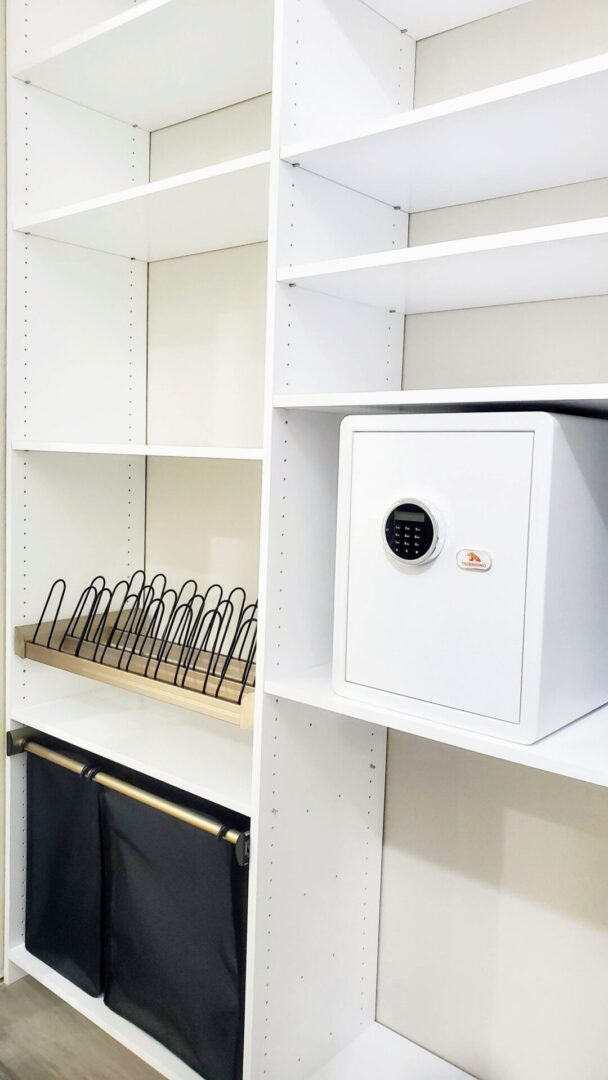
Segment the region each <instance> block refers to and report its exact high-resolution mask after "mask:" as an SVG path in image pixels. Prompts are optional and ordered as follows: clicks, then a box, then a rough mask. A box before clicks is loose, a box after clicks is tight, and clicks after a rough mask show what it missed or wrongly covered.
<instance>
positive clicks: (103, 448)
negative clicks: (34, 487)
mask: <svg viewBox="0 0 608 1080" xmlns="http://www.w3.org/2000/svg"><path fill="white" fill-rule="evenodd" d="M13 450H27V451H33V452H35V453H42V454H111V455H114V456H117V457H125V456H126V457H173V458H175V457H176V458H209V459H212V460H215V459H218V460H220V461H222V460H227V461H261V460H262V457H263V451H262V450H261V449H255V448H251V449H249V447H235V446H187V445H185V446H163V445H161V444H158V445H152V444H148V443H145V444H144V443H58V442H57V443H56V442H34V441H32V442H30V441H29V440H28V439H13Z"/></svg>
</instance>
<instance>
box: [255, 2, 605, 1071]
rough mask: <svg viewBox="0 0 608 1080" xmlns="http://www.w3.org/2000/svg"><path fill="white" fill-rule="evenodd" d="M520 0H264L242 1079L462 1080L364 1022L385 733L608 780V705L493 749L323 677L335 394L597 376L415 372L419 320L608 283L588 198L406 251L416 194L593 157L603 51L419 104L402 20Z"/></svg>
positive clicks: (405, 404)
mask: <svg viewBox="0 0 608 1080" xmlns="http://www.w3.org/2000/svg"><path fill="white" fill-rule="evenodd" d="M532 2H533V0H532ZM515 6H518V5H513V4H511V5H508V4H506V3H500V4H493V3H486V4H483V3H470V4H469V3H466V2H464V0H456V2H454V3H440V2H437V3H434V2H431V3H424V4H423V3H415V2H414V3H408V0H385V2H382V3H381V2H376V0H371V2H369V3H362V2H359V0H355V2H347V0H285V2H284V4H283V5H282V22H281V25H280V28H279V33H278V38H277V40H278V41H279V42H280V43H281V48H282V62H281V68H280V72H279V73H278V74H277V76H275V78H276V79H277V80H278V82H277V84H276V85H275V96H276V97H277V99H278V95H279V87H280V109H278V110H277V112H278V113H279V115H276V116H275V123H276V125H277V128H278V134H277V136H276V138H277V140H278V141H279V142H280V147H281V150H280V155H279V157H280V161H279V162H278V163H274V162H273V165H272V169H273V176H274V180H273V184H272V190H273V198H274V200H275V206H276V211H274V210H273V207H272V204H271V219H272V216H273V213H274V212H276V214H277V222H278V226H277V236H276V250H275V251H274V252H271V260H272V258H273V257H274V258H275V260H276V283H275V287H274V295H271V298H270V304H269V312H270V314H269V319H270V325H271V328H274V338H273V342H272V348H271V362H272V370H271V373H270V376H269V382H270V383H271V386H270V387H269V389H268V392H269V394H271V395H272V399H271V401H270V402H269V406H270V408H269V413H270V415H269V424H270V428H271V431H270V437H269V440H268V442H267V444H266V451H267V454H268V466H267V472H266V476H267V487H266V501H265V504H264V514H263V522H264V528H267V534H266V535H265V536H264V537H263V551H265V552H266V560H267V570H266V574H265V580H266V593H265V596H266V618H265V623H266V629H265V646H264V648H265V652H264V690H265V695H264V701H263V718H262V723H261V724H259V725H258V733H257V736H256V738H257V740H259V741H258V743H257V745H258V747H259V749H258V755H259V761H260V776H259V779H258V781H257V784H256V796H255V798H256V803H257V805H258V807H259V810H258V814H259V825H258V845H257V849H256V865H255V868H254V870H255V872H254V877H253V881H252V883H253V884H255V894H254V903H255V908H254V918H253V920H252V923H251V932H252V934H253V935H254V943H253V950H254V953H253V955H254V958H255V964H254V968H253V972H252V978H253V980H254V985H253V987H251V986H250V988H249V989H250V1013H249V1017H248V1021H249V1022H248V1055H249V1056H248V1065H249V1067H250V1069H251V1076H253V1077H255V1080H263V1078H264V1077H268V1078H270V1080H278V1078H283V1077H286V1078H289V1080H364V1078H367V1077H370V1076H374V1077H376V1076H377V1077H379V1078H382V1080H405V1078H411V1080H426V1078H430V1077H433V1078H441V1080H443V1078H444V1077H446V1078H447V1077H456V1076H463V1075H464V1074H463V1073H459V1072H458V1070H457V1069H456V1068H455V1067H454V1066H453V1065H449V1064H447V1063H445V1062H442V1061H440V1060H439V1059H438V1058H437V1057H432V1056H430V1057H429V1056H428V1052H425V1051H423V1052H421V1051H420V1050H419V1049H418V1048H417V1047H416V1046H414V1045H413V1044H412V1043H411V1042H410V1041H408V1039H406V1038H404V1037H402V1036H400V1035H398V1034H395V1033H394V1032H392V1031H389V1030H388V1029H386V1028H384V1027H382V1025H381V1024H379V1023H378V1022H377V1020H376V1000H377V999H376V993H377V978H378V971H377V965H376V955H377V943H378V933H379V925H380V911H379V893H380V875H381V858H382V835H383V816H384V803H383V798H384V772H385V760H386V747H387V733H388V732H389V731H390V730H393V731H403V732H409V733H412V734H414V735H417V736H420V737H423V738H426V739H431V740H434V741H438V742H442V743H445V744H448V745H450V746H454V747H462V748H466V749H468V750H472V751H474V752H476V753H479V754H484V755H489V756H492V757H496V758H501V759H503V760H506V761H512V762H518V763H520V764H523V765H527V766H529V767H531V768H533V769H540V770H545V771H548V772H552V773H555V774H559V775H562V776H566V777H573V778H576V779H579V780H585V781H587V782H590V783H593V784H598V785H602V786H607V785H608V736H607V734H606V731H607V728H606V710H601V711H600V712H598V713H596V714H595V715H592V716H589V717H586V718H584V719H583V720H581V721H579V722H578V723H576V724H573V725H572V726H571V727H569V728H567V729H565V730H564V731H562V732H559V733H558V734H556V735H554V736H552V737H550V738H548V739H545V740H544V741H543V742H541V743H539V744H537V745H536V746H529V747H523V746H514V745H513V744H510V745H508V746H507V744H506V743H504V742H502V741H501V740H498V739H492V738H487V737H480V736H478V735H475V734H472V733H467V732H462V731H460V732H456V731H455V730H454V729H452V728H450V727H448V726H447V725H441V724H430V723H426V722H424V721H422V720H420V719H418V718H417V717H415V716H404V715H403V714H398V713H395V712H391V711H390V710H387V709H378V708H374V707H371V706H369V705H365V704H363V703H357V702H356V701H352V700H351V701H347V700H346V699H344V698H341V697H339V696H338V695H337V694H335V693H334V691H333V689H332V683H331V659H332V630H333V586H334V556H335V522H336V494H337V492H336V487H337V469H338V435H339V425H340V421H341V419H342V417H343V416H344V415H347V414H348V413H350V412H363V413H364V412H372V411H376V412H379V411H383V412H392V411H395V412H398V411H400V410H406V411H410V410H423V409H429V410H441V409H444V408H447V409H479V408H482V409H483V408H493V407H496V406H498V407H501V406H506V407H508V408H518V407H519V408H524V409H528V408H534V407H539V408H557V409H566V410H573V411H580V412H584V413H586V412H589V413H593V414H601V415H605V414H606V413H607V411H608V410H607V402H608V393H607V391H608V380H607V381H606V382H597V381H596V382H594V383H590V382H589V383H585V382H580V383H576V382H573V383H572V384H571V385H546V386H543V385H533V384H532V381H530V384H529V385H521V384H519V385H513V386H505V385H503V386H491V385H488V386H483V385H472V386H468V387H464V388H457V389H454V388H450V386H449V384H448V385H447V386H446V388H444V389H429V390H424V389H419V388H418V387H416V389H408V382H407V375H408V334H407V329H406V328H407V322H408V317H409V316H411V315H414V316H416V315H418V314H424V316H425V317H426V313H438V315H437V317H442V315H441V313H453V312H454V311H455V310H458V309H462V310H465V309H468V308H482V307H496V310H497V311H500V310H501V309H502V308H501V307H500V306H504V305H510V304H524V303H527V302H532V301H547V300H558V299H566V298H568V299H570V298H578V297H585V296H603V295H605V294H606V293H608V273H607V270H606V267H607V266H608V262H607V260H606V254H607V250H606V221H605V219H599V218H598V219H593V220H582V219H581V220H570V221H564V220H562V219H559V220H553V221H549V223H547V224H545V222H543V223H542V224H539V225H535V226H534V227H532V228H525V229H523V228H522V229H521V230H520V231H514V230H513V228H512V226H508V225H505V229H504V231H501V232H499V233H498V232H497V231H496V230H495V229H494V230H492V233H491V235H483V236H480V235H471V236H466V235H465V236H464V238H463V239H449V240H446V241H441V242H438V243H433V244H426V243H424V244H419V245H418V246H414V243H415V241H414V243H412V244H411V245H410V246H408V235H409V236H410V237H411V235H412V231H411V228H410V226H411V223H410V220H409V215H410V214H414V213H417V212H421V211H428V210H434V209H439V208H442V207H448V206H453V205H455V204H458V203H468V202H479V201H481V200H488V199H497V200H498V199H500V198H502V197H504V196H510V195H518V194H521V193H525V192H530V191H540V190H541V189H543V190H544V189H545V188H548V187H560V186H563V185H570V184H575V183H582V182H586V181H593V180H598V179H600V178H604V177H605V176H606V175H607V173H608V156H607V143H606V138H605V132H604V127H605V124H604V120H603V112H604V106H603V101H605V95H606V91H607V85H608V84H607V83H606V56H605V55H604V54H603V55H602V56H592V57H590V58H587V59H584V60H580V59H579V58H576V62H574V63H572V64H568V65H566V66H563V67H560V68H558V69H555V70H550V71H543V72H540V73H539V72H533V71H531V72H530V73H529V74H528V75H527V76H526V77H525V78H521V79H518V80H517V81H515V82H510V83H508V84H505V85H502V86H498V87H489V88H487V89H484V90H480V91H478V92H476V93H474V94H468V95H467V96H466V97H462V98H457V99H454V100H451V101H444V102H439V103H437V104H434V105H429V106H424V107H421V108H419V109H418V108H415V107H413V105H414V96H413V94H414V64H415V53H416V44H415V40H414V39H419V38H422V37H424V36H425V35H427V34H433V33H438V32H441V31H442V30H447V29H451V28H453V27H455V26H458V25H460V24H461V23H464V22H466V21H467V19H475V18H479V17H482V16H486V15H494V14H496V13H497V12H499V11H501V12H503V11H505V10H506V9H507V8H508V7H515ZM499 17H500V16H499ZM539 21H540V23H542V19H540V20H539ZM406 29H407V31H408V32H407V33H403V31H404V30H406ZM539 32H542V29H541V30H540V31H539ZM497 212H498V211H497ZM573 217H574V215H573ZM578 217H579V218H582V215H580V214H579V215H578ZM592 217H593V214H591V213H589V214H587V218H588V219H591V218H592ZM480 231H481V230H480ZM416 235H419V233H414V236H416ZM446 333H447V334H449V331H447V332H446ZM404 345H405V350H404ZM445 347H446V348H448V349H449V348H450V339H449V336H446V338H445ZM491 360H492V358H491V355H490V356H489V357H488V364H491ZM267 515H268V516H267ZM266 546H267V551H266ZM403 932H404V934H407V933H408V927H407V926H404V928H403ZM427 992H428V987H427ZM384 993H385V996H386V988H385V989H384ZM407 1029H408V1023H407V1016H404V1017H403V1030H404V1031H406V1032H407ZM432 1049H433V1047H432V1046H431V1047H429V1048H428V1050H429V1051H432Z"/></svg>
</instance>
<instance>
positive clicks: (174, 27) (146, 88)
mask: <svg viewBox="0 0 608 1080" xmlns="http://www.w3.org/2000/svg"><path fill="white" fill-rule="evenodd" d="M271 63H272V4H271V2H270V0H259V2H257V3H256V4H251V3H249V2H248V0H226V2H224V3H218V2H217V0H144V2H143V3H138V4H137V5H136V6H135V7H132V8H129V9H128V10H127V11H125V12H123V13H122V14H119V15H116V16H115V17H114V18H111V19H108V20H106V21H105V22H102V23H99V24H98V25H97V26H94V27H93V28H91V29H88V30H85V31H82V32H81V33H79V34H77V35H76V36H74V37H72V38H70V39H69V40H68V41H66V42H64V43H62V44H61V45H58V46H54V47H52V48H50V49H48V50H46V51H45V50H42V51H41V52H40V53H39V54H38V56H37V57H35V58H34V57H32V58H30V60H29V62H28V64H27V66H25V67H19V68H17V69H15V70H14V71H13V74H15V75H17V77H18V78H20V79H23V80H26V81H30V82H31V83H33V84H34V86H40V87H42V89H43V90H50V91H51V92H52V93H53V94H58V95H59V96H60V97H65V98H68V99H69V100H70V101H75V102H78V103H79V104H80V105H86V106H87V108H89V109H94V110H95V111H97V112H100V113H105V114H106V115H107V116H114V117H116V119H118V120H125V121H126V122H127V123H129V124H137V125H138V126H139V127H143V128H145V129H146V130H147V131H154V130H155V129H156V128H162V127H167V126H168V125H169V124H176V123H178V122H179V121H180V120H188V119H189V118H190V117H192V116H199V115H200V114H201V113H204V112H211V111H212V110H213V109H219V108H221V107H222V106H224V105H232V104H233V103H234V102H236V101H244V100H245V99H246V98H251V97H256V96H257V95H258V94H265V93H267V92H268V91H269V90H270V86H271V79H272V68H271ZM108 72H111V78H108Z"/></svg>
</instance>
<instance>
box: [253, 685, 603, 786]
mask: <svg viewBox="0 0 608 1080" xmlns="http://www.w3.org/2000/svg"><path fill="white" fill-rule="evenodd" d="M265 689H266V692H267V693H268V694H272V695H275V696H276V697H278V698H285V700H287V701H294V702H299V703H300V704H302V705H307V706H312V707H313V708H317V709H322V710H324V711H326V712H331V713H338V714H339V715H342V716H353V717H355V718H356V719H358V720H367V721H368V723H372V724H379V725H385V726H386V727H388V728H394V729H395V730H396V731H404V732H407V733H408V734H410V735H418V736H420V737H421V738H423V739H430V740H431V741H432V742H441V743H446V744H448V745H449V746H457V747H460V748H461V749H464V750H472V751H474V752H475V753H479V754H487V755H488V756H490V757H496V758H500V760H502V761H514V762H516V763H517V764H519V765H527V766H529V767H530V768H533V769H541V770H542V771H543V772H552V773H557V774H558V775H559V776H569V777H571V778H572V779H574V780H584V781H585V782H586V783H589V784H598V785H600V786H601V787H608V707H607V706H604V708H602V709H598V710H597V711H596V712H594V713H590V714H589V715H588V716H584V717H583V718H582V719H581V720H577V721H576V722H575V723H573V724H570V725H569V727H566V728H563V729H562V730H561V731H558V732H556V733H555V734H554V735H549V736H547V737H546V738H545V739H542V740H541V742H538V743H535V744H534V745H533V746H518V745H516V744H513V743H508V742H506V741H505V740H504V739H494V738H491V737H489V736H487V735H479V734H476V733H475V732H467V731H459V732H456V731H454V730H453V729H452V728H451V727H449V726H448V725H447V724H438V723H435V722H433V721H430V720H421V719H420V718H419V717H416V716H403V715H402V714H398V713H396V712H395V711H394V710H392V709H381V708H377V707H376V706H370V705H367V704H365V703H363V702H353V701H351V700H349V699H347V698H344V697H341V696H340V695H339V694H336V693H334V691H333V690H332V685H331V666H330V665H320V666H318V667H314V668H307V669H306V670H303V671H299V672H294V673H293V674H292V675H285V676H279V677H269V678H267V680H266V684H265Z"/></svg>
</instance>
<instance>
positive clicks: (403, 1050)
mask: <svg viewBox="0 0 608 1080" xmlns="http://www.w3.org/2000/svg"><path fill="white" fill-rule="evenodd" d="M370 1077H377V1078H378V1080H473V1078H472V1077H471V1076H469V1074H468V1073H464V1072H462V1070H461V1069H457V1068H456V1067H455V1066H454V1065H450V1064H449V1063H448V1062H447V1061H442V1059H441V1058H438V1057H436V1056H435V1054H430V1053H429V1052H428V1050H423V1049H422V1047H420V1046H416V1044H415V1043H413V1042H410V1041H409V1039H404V1038H402V1036H401V1035H397V1034H396V1033H395V1032H394V1031H390V1030H389V1028H386V1027H383V1026H382V1025H381V1024H372V1025H371V1027H369V1028H367V1030H366V1031H364V1032H363V1034H361V1035H359V1037H358V1038H357V1039H355V1040H354V1042H352V1043H351V1044H350V1045H349V1046H347V1047H346V1049H345V1050H342V1051H341V1053H339V1054H337V1055H336V1057H335V1058H332V1060H331V1061H330V1062H329V1063H328V1064H327V1065H324V1066H323V1067H322V1068H321V1069H318V1070H316V1071H315V1072H314V1073H313V1074H312V1076H310V1078H309V1080H370Z"/></svg>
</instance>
